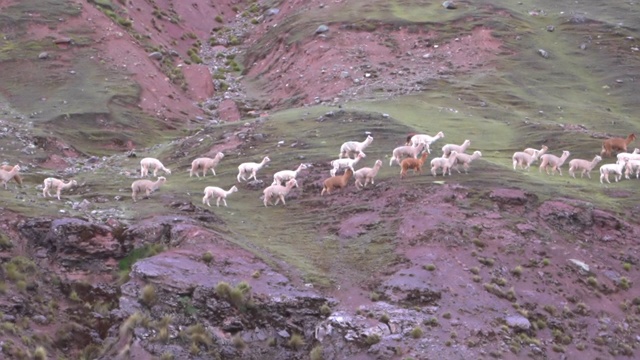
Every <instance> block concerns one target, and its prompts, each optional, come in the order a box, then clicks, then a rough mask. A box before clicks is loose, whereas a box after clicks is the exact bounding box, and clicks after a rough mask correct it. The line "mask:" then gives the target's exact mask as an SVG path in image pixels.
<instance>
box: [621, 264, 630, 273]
mask: <svg viewBox="0 0 640 360" xmlns="http://www.w3.org/2000/svg"><path fill="white" fill-rule="evenodd" d="M622 268H623V269H624V270H625V271H631V264H630V263H628V262H626V263H624V264H622Z"/></svg>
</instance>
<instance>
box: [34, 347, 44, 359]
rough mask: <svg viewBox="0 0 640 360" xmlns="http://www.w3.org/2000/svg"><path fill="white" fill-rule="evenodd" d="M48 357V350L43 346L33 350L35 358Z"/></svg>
mask: <svg viewBox="0 0 640 360" xmlns="http://www.w3.org/2000/svg"><path fill="white" fill-rule="evenodd" d="M46 359H47V350H46V349H45V348H43V347H42V346H38V347H37V348H36V350H35V351H34V352H33V360H46Z"/></svg>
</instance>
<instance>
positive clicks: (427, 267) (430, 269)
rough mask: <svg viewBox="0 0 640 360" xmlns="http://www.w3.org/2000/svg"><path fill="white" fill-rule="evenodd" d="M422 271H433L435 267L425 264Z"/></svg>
mask: <svg viewBox="0 0 640 360" xmlns="http://www.w3.org/2000/svg"><path fill="white" fill-rule="evenodd" d="M424 269H425V270H427V271H434V270H435V269H436V266H435V265H433V264H427V265H425V266H424Z"/></svg>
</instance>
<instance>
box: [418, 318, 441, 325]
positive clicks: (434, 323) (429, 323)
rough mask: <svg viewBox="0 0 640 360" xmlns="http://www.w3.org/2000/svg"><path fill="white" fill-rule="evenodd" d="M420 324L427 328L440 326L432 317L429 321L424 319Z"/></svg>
mask: <svg viewBox="0 0 640 360" xmlns="http://www.w3.org/2000/svg"><path fill="white" fill-rule="evenodd" d="M422 323H423V324H425V325H427V326H432V327H435V326H438V325H440V323H439V322H438V319H437V318H434V317H432V318H430V319H425V320H424V321H423V322H422Z"/></svg>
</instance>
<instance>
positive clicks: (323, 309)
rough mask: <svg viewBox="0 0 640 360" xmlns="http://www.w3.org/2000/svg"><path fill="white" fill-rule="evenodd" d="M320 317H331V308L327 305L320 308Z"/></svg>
mask: <svg viewBox="0 0 640 360" xmlns="http://www.w3.org/2000/svg"><path fill="white" fill-rule="evenodd" d="M320 315H322V316H329V315H331V307H330V306H329V305H327V304H323V305H322V306H320Z"/></svg>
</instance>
